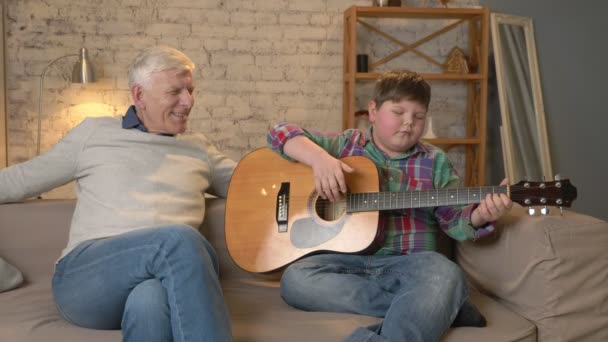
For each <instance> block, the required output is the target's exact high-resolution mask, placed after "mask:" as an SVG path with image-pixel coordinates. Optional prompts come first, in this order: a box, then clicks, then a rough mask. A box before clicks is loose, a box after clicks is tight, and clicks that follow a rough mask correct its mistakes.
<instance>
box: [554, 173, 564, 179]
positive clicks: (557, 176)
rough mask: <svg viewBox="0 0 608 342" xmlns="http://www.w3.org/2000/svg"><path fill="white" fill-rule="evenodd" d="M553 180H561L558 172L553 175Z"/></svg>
mask: <svg viewBox="0 0 608 342" xmlns="http://www.w3.org/2000/svg"><path fill="white" fill-rule="evenodd" d="M553 180H556V181H560V180H562V175H560V174H559V173H558V174H556V175H555V176H553Z"/></svg>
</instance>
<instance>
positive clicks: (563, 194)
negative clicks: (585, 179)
mask: <svg viewBox="0 0 608 342" xmlns="http://www.w3.org/2000/svg"><path fill="white" fill-rule="evenodd" d="M510 188H511V191H510V192H511V200H512V201H513V202H516V203H519V204H521V205H522V206H526V207H529V206H533V205H542V206H554V207H560V208H570V206H571V205H572V201H574V200H575V199H576V188H575V187H574V186H573V185H572V184H570V180H568V179H562V180H556V181H551V182H530V181H521V182H519V183H517V184H514V185H511V187H510Z"/></svg>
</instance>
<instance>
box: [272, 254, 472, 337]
mask: <svg viewBox="0 0 608 342" xmlns="http://www.w3.org/2000/svg"><path fill="white" fill-rule="evenodd" d="M281 296H282V297H283V299H284V300H285V301H286V302H287V303H288V304H290V305H292V306H294V307H296V308H299V309H302V310H307V311H333V312H348V313H354V314H360V315H368V316H376V317H384V321H383V322H382V324H381V325H379V326H377V327H370V328H367V329H366V328H363V327H361V328H358V329H357V330H355V331H354V333H353V334H352V335H351V336H350V337H349V338H348V339H347V341H399V342H404V341H405V342H414V341H420V342H433V341H439V339H440V338H441V336H442V335H443V334H444V332H446V331H447V330H448V328H449V327H450V324H451V323H452V321H453V320H454V318H455V317H456V314H457V313H458V310H459V309H460V307H461V306H462V304H463V303H464V301H465V300H466V299H467V296H468V291H467V286H466V280H465V277H464V275H463V273H462V271H461V270H460V268H459V267H458V265H456V264H455V263H453V262H452V261H450V260H449V259H447V258H446V257H444V256H443V255H441V254H439V253H435V252H421V253H414V254H411V255H403V256H360V255H344V254H323V255H315V256H311V257H308V258H305V259H302V260H300V261H298V262H296V263H294V264H292V265H290V266H289V267H288V268H287V269H286V270H285V272H284V274H283V278H282V279H281ZM370 329H371V330H370Z"/></svg>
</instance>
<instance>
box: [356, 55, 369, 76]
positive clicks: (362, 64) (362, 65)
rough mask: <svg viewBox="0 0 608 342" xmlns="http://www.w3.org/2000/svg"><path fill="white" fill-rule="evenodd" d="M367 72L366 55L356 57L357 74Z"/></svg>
mask: <svg viewBox="0 0 608 342" xmlns="http://www.w3.org/2000/svg"><path fill="white" fill-rule="evenodd" d="M368 71H369V59H368V57H367V55H357V72H368Z"/></svg>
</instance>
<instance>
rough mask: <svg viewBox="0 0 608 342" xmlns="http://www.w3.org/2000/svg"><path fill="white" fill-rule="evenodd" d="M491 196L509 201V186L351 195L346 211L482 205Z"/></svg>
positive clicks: (348, 195)
mask: <svg viewBox="0 0 608 342" xmlns="http://www.w3.org/2000/svg"><path fill="white" fill-rule="evenodd" d="M488 194H506V195H507V196H509V197H510V186H509V185H503V186H486V187H476V188H456V189H434V190H423V191H402V192H390V191H383V192H361V193H349V194H347V195H346V211H347V212H363V211H376V210H395V209H409V208H427V207H439V206H446V205H467V204H473V203H479V202H481V200H482V199H484V198H485V197H486V195H488Z"/></svg>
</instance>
